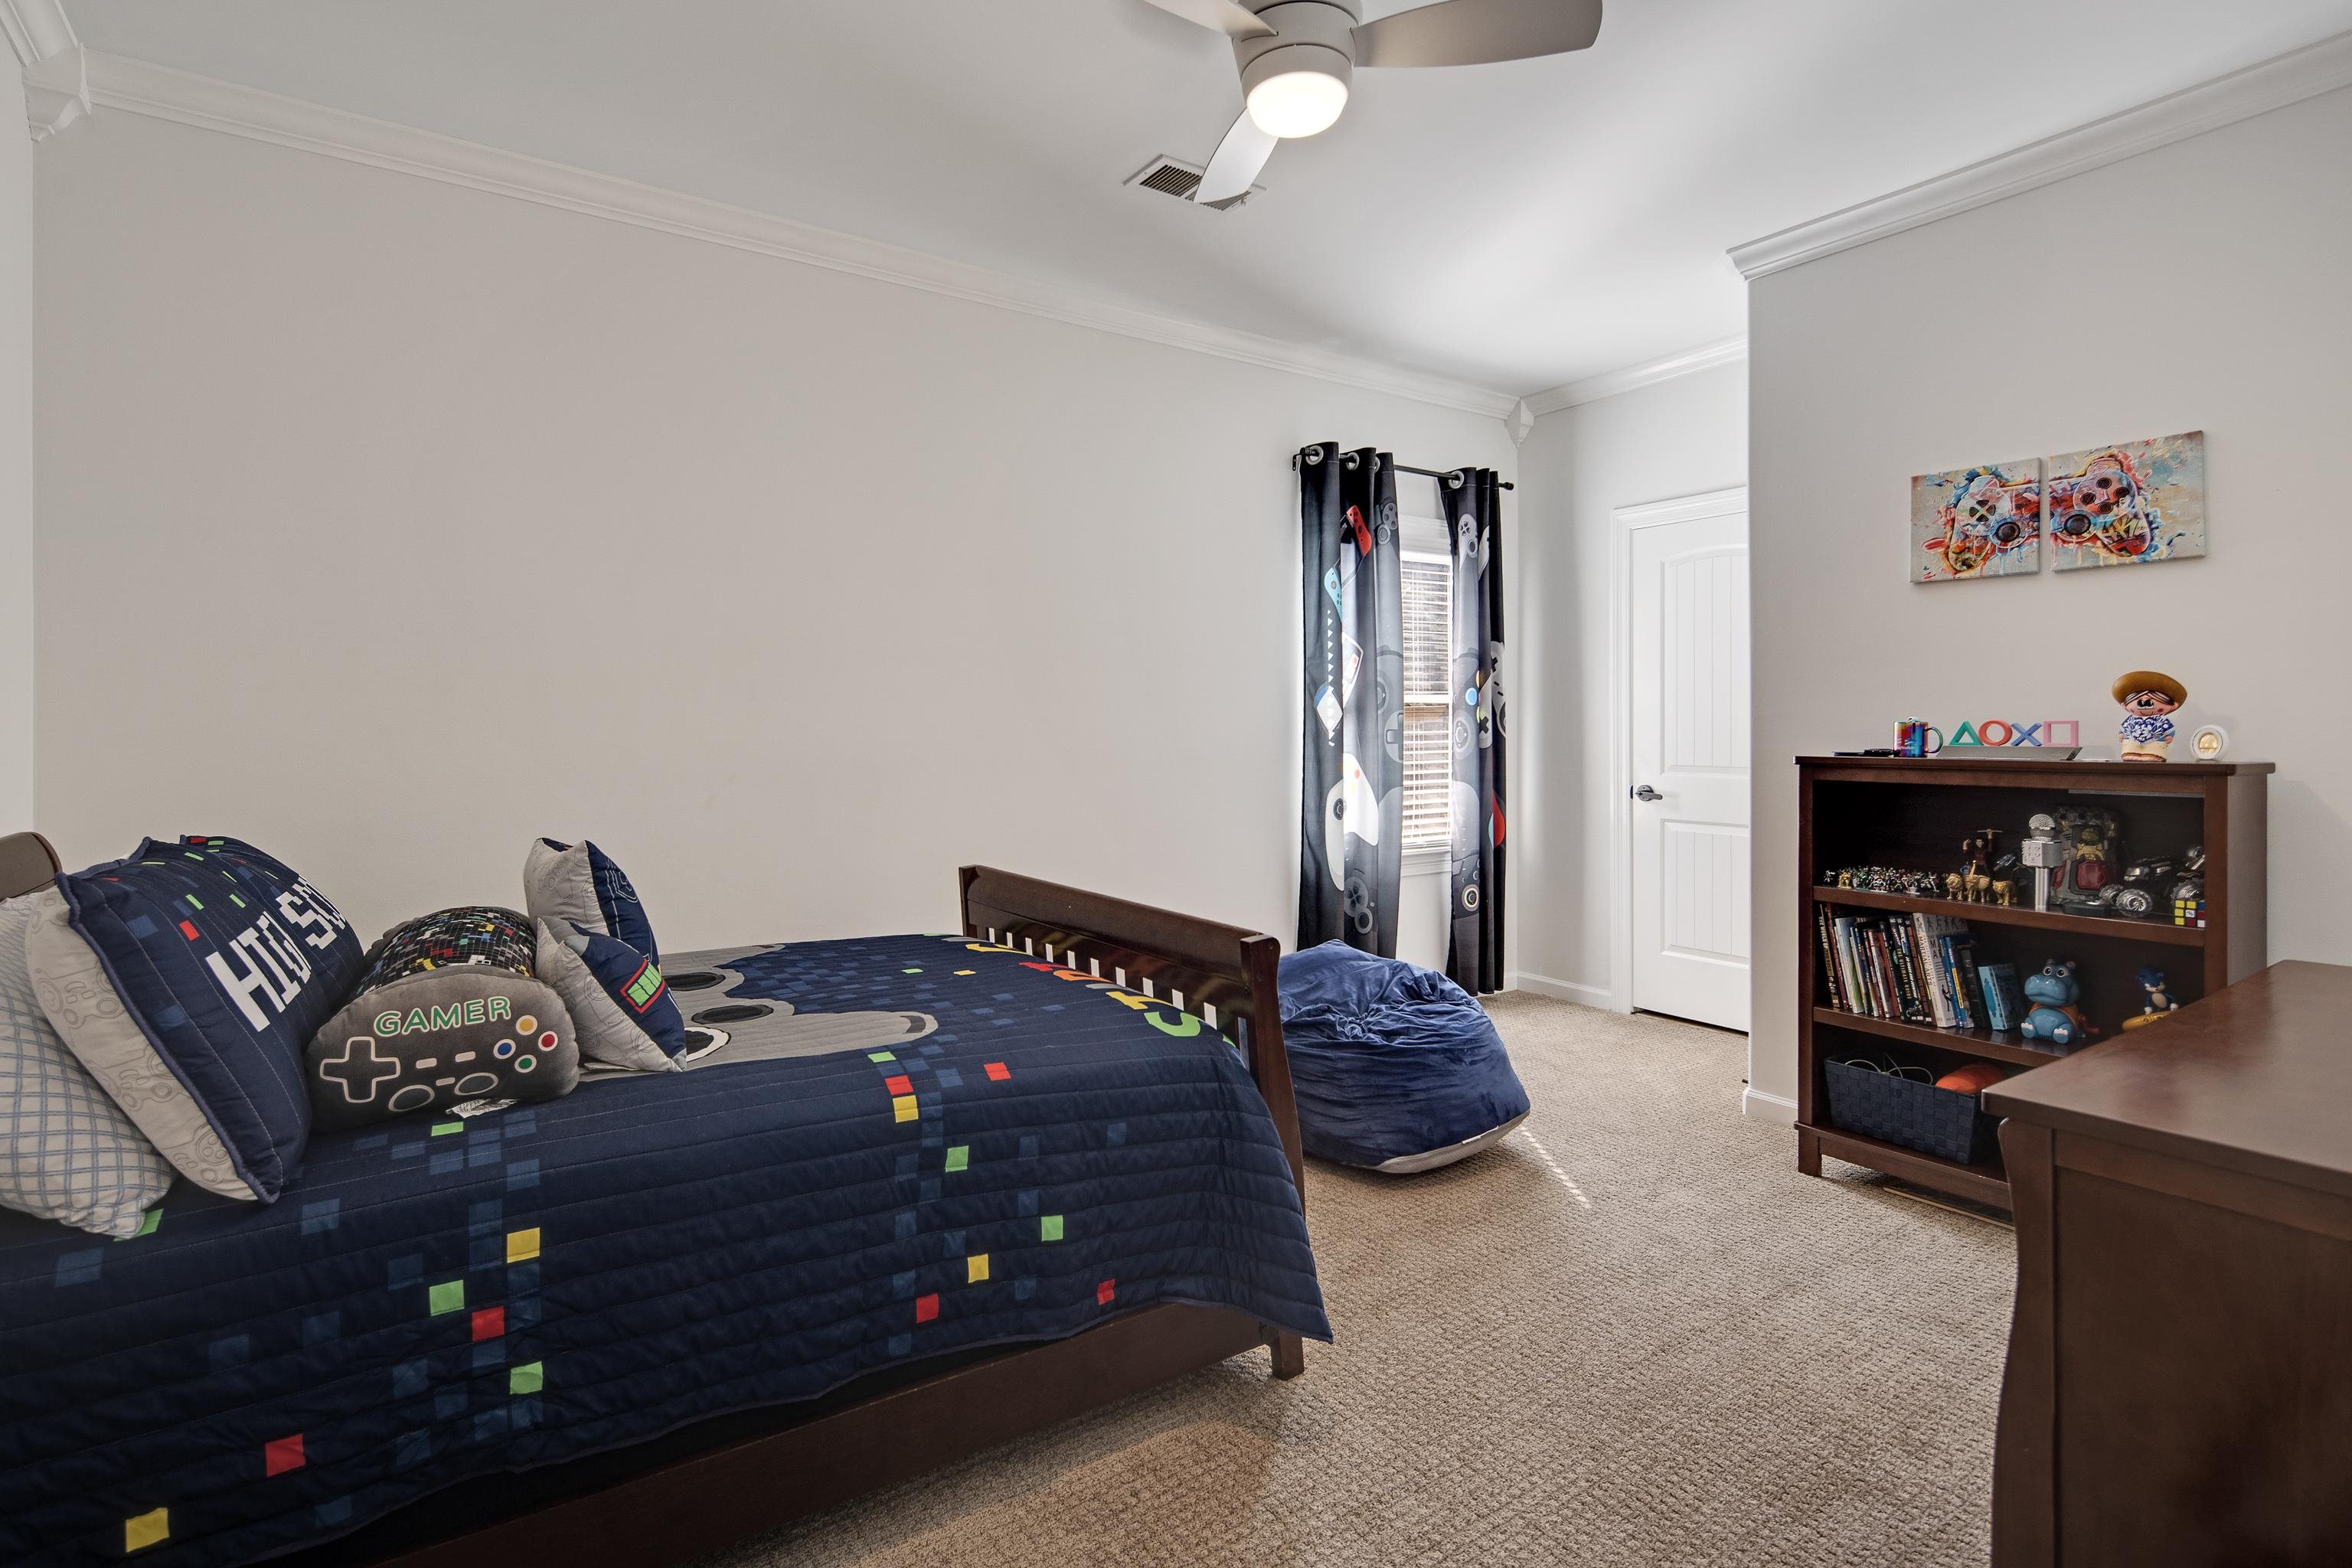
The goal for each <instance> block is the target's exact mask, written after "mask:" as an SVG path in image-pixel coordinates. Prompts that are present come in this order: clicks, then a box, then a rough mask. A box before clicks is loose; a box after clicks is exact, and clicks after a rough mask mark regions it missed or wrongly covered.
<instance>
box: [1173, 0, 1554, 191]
mask: <svg viewBox="0 0 2352 1568" xmlns="http://www.w3.org/2000/svg"><path fill="white" fill-rule="evenodd" d="M1150 4H1152V5H1157V6H1159V7H1160V9H1161V10H1162V11H1168V12H1172V13H1173V14H1175V15H1176V16H1181V17H1183V18H1184V19H1185V20H1186V21H1188V22H1196V23H1198V24H1200V25H1201V26H1203V27H1209V28H1213V29H1214V30H1215V31H1217V32H1220V33H1223V34H1224V35H1226V36H1227V37H1230V38H1232V39H1233V41H1234V61H1235V63H1236V64H1238V65H1239V66H1240V67H1241V73H1242V96H1243V100H1244V105H1245V107H1244V109H1243V110H1242V116H1241V118H1240V119H1239V120H1236V121H1234V125H1233V129H1232V130H1230V131H1228V132H1225V139H1224V140H1223V142H1220V143H1218V146H1217V151H1216V155H1215V156H1214V157H1213V158H1211V159H1210V160H1209V168H1208V172H1207V173H1206V174H1203V175H1202V177H1201V184H1200V185H1199V187H1198V188H1197V189H1195V190H1194V191H1193V193H1192V200H1193V201H1195V202H1197V203H1199V204H1200V205H1202V206H1207V205H1211V204H1213V203H1216V202H1223V201H1229V200H1231V199H1232V198H1234V197H1235V196H1238V195H1243V194H1244V193H1245V192H1247V191H1248V190H1249V188H1250V184H1251V182H1252V181H1254V180H1255V179H1256V178H1257V176H1258V172H1259V171H1260V170H1262V169H1264V168H1265V163H1266V160H1267V159H1268V158H1271V157H1272V156H1273V155H1274V149H1275V144H1276V142H1282V141H1286V140H1287V139H1289V138H1292V137H1297V136H1312V135H1314V134H1316V133H1317V132H1320V131H1327V130H1328V129H1330V127H1331V125H1332V123H1333V122H1334V121H1337V120H1338V119H1339V111H1340V110H1343V109H1345V108H1347V107H1348V84H1349V80H1350V79H1352V78H1353V76H1354V73H1355V68H1357V67H1358V66H1375V67H1387V66H1475V65H1486V64H1488V63H1490V62H1492V61H1495V60H1520V59H1530V58H1534V57H1536V56H1538V55H1558V54H1566V53H1568V52H1569V51H1570V50H1571V49H1582V48H1590V47H1591V45H1592V40H1593V39H1595V38H1597V37H1600V36H1601V0H1437V3H1436V4H1434V5H1423V6H1420V7H1418V8H1416V9H1414V10H1411V11H1399V12H1397V13H1396V14H1395V15H1394V16H1383V17H1381V19H1380V20H1379V21H1377V22H1366V21H1364V20H1363V19H1362V16H1363V7H1362V5H1361V0H1150Z"/></svg>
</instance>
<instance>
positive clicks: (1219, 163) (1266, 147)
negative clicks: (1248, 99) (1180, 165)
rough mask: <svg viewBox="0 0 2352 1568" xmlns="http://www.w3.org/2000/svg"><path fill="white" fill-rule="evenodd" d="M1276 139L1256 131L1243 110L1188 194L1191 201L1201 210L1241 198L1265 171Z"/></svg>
mask: <svg viewBox="0 0 2352 1568" xmlns="http://www.w3.org/2000/svg"><path fill="white" fill-rule="evenodd" d="M1281 140H1282V139H1281V138H1280V137H1278V136H1269V135H1267V134H1266V133H1265V132H1263V131H1260V130H1259V129H1258V128H1257V121H1255V120H1252V119H1251V118H1250V117H1249V111H1248V110H1243V111H1242V117H1241V118H1240V119H1239V120H1236V121H1234V128H1233V129H1232V130H1231V131H1228V132H1225V139H1224V140H1223V142H1218V143H1217V155H1216V156H1215V157H1213V158H1212V159H1210V160H1209V170H1208V173H1206V174H1202V176H1201V183H1200V184H1199V185H1197V186H1195V187H1194V188H1193V191H1192V200H1193V201H1194V202H1195V203H1197V204H1198V205H1202V206H1207V205H1210V204H1211V203H1212V202H1226V201H1231V200H1233V198H1234V197H1235V196H1238V195H1245V194H1246V193H1247V192H1248V190H1249V188H1250V186H1251V185H1252V184H1254V183H1255V181H1256V179H1257V177H1258V174H1260V172H1262V171H1263V170H1264V169H1265V161H1266V160H1267V159H1268V158H1271V157H1273V156H1274V150H1275V148H1276V146H1278V145H1279V144H1280V143H1281Z"/></svg>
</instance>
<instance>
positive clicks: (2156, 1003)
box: [2124, 964, 2180, 1029]
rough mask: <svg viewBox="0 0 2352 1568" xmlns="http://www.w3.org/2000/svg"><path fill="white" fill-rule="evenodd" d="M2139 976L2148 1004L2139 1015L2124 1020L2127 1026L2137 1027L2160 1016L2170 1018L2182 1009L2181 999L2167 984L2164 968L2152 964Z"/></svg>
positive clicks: (2128, 1027)
mask: <svg viewBox="0 0 2352 1568" xmlns="http://www.w3.org/2000/svg"><path fill="white" fill-rule="evenodd" d="M2137 979H2138V981H2139V986H2140V989H2141V990H2143V991H2145V992H2147V1005H2146V1006H2144V1007H2142V1008H2141V1009H2140V1010H2139V1012H2138V1014H2137V1016H2133V1017H2129V1018H2126V1019H2125V1020H2124V1027H2125V1028H2126V1029H2137V1028H2138V1027H2139V1026H2141V1025H2143V1024H2153V1023H2155V1022H2156V1021H2157V1020H2158V1018H2168V1017H2170V1016H2172V1015H2173V1014H2175V1013H2178V1012H2179V1011H2180V999H2179V997H2177V996H2175V995H2174V994H2172V993H2171V991H2170V990H2168V989H2167V987H2166V986H2165V984H2164V971H2163V970H2161V969H2158V968H2157V967H2155V966H2154V965H2153V964H2151V965H2149V966H2148V967H2147V968H2145V969H2143V970H2141V971H2140V972H2139V974H2138V975H2137Z"/></svg>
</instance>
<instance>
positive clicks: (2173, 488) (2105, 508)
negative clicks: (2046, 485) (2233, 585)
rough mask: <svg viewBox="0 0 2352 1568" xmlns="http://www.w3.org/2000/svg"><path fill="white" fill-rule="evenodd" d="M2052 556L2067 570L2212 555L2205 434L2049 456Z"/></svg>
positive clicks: (2055, 563)
mask: <svg viewBox="0 0 2352 1568" xmlns="http://www.w3.org/2000/svg"><path fill="white" fill-rule="evenodd" d="M2049 511H2050V553H2051V559H2052V563H2053V564H2054V565H2055V566H2056V568H2057V569H2058V570H2059V571H2061V572H2073V571H2076V570H2078V569H2080V568H2082V567H2084V566H2137V565H2139V564H2140V563H2143V562H2148V561H2182V560H2187V559H2188V558H2189V557H2190V556H2194V555H2202V554H2204V553H2205V432H2203V431H2202V430H2191V431H2189V433H2188V434H2186V435H2182V436H2159V437H2157V438H2156V439H2155V440H2153V441H2126V442H2125V443H2123V444H2122V445H2120V446H2115V447H2099V448H2097V449H2095V450H2094V451H2088V452H2069V453H2067V454H2066V455H2065V456H2063V457H2058V458H2051V459H2050V500H2049Z"/></svg>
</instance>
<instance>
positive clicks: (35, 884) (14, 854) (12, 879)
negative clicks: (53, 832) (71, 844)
mask: <svg viewBox="0 0 2352 1568" xmlns="http://www.w3.org/2000/svg"><path fill="white" fill-rule="evenodd" d="M63 869H64V867H63V866H61V865H60V864H59V863H58V852H57V851H56V850H55V849H53V848H51V847H49V841H48V840H47V839H46V838H44V837H41V836H40V835H39V834H37V833H12V834H10V835H8V837H5V838H0V899H13V898H15V897H16V895H17V894H19V893H31V892H37V891H38V890H39V889H43V888H46V887H47V886H48V885H49V883H50V882H51V881H52V880H53V879H55V878H56V877H57V874H58V872H59V871H61V870H63Z"/></svg>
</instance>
